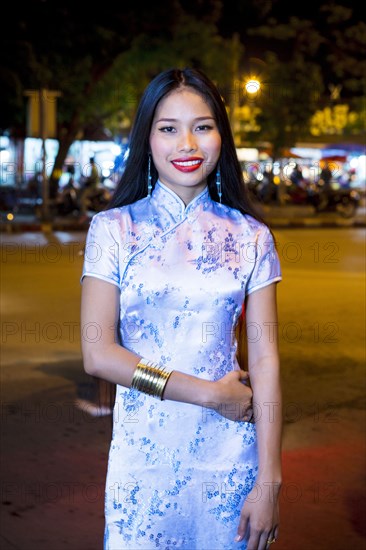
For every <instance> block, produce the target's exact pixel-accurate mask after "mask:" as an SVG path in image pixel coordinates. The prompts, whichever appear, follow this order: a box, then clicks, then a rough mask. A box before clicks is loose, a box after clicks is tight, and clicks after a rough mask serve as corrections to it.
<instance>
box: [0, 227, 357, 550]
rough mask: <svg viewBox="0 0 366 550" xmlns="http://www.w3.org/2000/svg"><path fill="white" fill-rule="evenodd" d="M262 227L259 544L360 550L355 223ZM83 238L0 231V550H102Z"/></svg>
mask: <svg viewBox="0 0 366 550" xmlns="http://www.w3.org/2000/svg"><path fill="white" fill-rule="evenodd" d="M275 237H276V240H277V241H278V250H279V255H280V260H281V265H282V270H283V281H282V282H281V283H280V284H279V286H278V304H279V319H280V325H279V328H280V351H281V363H282V373H283V374H282V377H283V393H284V437H283V466H284V468H283V469H284V479H283V489H282V493H281V529H280V536H279V539H278V541H277V542H276V544H275V545H274V546H273V547H271V548H273V549H274V550H308V549H309V548H311V549H312V550H343V549H344V548H347V547H351V548H355V549H357V550H364V549H366V522H365V519H366V507H365V504H366V502H365V501H366V499H365V494H366V493H365V471H366V469H365V465H366V464H365V462H366V460H365V458H366V449H365V425H366V423H365V420H366V419H365V407H364V397H365V374H364V365H365V309H366V304H365V278H364V274H365V229H364V228H363V227H344V228H342V227H322V228H318V227H313V228H312V227H306V228H303V229H301V228H292V227H279V228H277V229H276V230H275ZM84 241H85V231H84V230H80V231H77V232H76V231H73V232H71V231H51V232H49V231H32V232H25V233H24V232H23V233H20V232H12V231H11V232H7V231H5V232H3V233H2V234H1V253H2V269H1V293H2V297H1V314H2V319H1V320H2V356H1V386H0V389H1V406H2V415H1V432H2V435H1V478H2V479H1V488H2V494H1V502H2V515H1V533H0V543H1V550H50V549H52V550H62V549H68V550H101V549H102V535H103V500H104V479H105V474H106V466H107V455H108V447H109V443H110V437H111V428H112V418H111V416H100V417H93V416H90V415H89V414H88V413H87V412H86V411H83V410H81V409H79V408H78V407H76V406H75V402H76V399H78V398H81V399H91V400H93V399H94V398H95V390H96V388H95V381H94V380H93V379H91V378H90V377H89V376H87V375H86V374H85V373H84V371H83V366H82V359H81V352H80V336H79V329H80V322H79V303H80V282H79V279H80V274H81V268H82V262H83V245H84ZM178 429H179V428H178ZM115 550H118V549H115ZM196 550H223V549H216V548H215V545H214V541H213V543H212V548H210V549H196Z"/></svg>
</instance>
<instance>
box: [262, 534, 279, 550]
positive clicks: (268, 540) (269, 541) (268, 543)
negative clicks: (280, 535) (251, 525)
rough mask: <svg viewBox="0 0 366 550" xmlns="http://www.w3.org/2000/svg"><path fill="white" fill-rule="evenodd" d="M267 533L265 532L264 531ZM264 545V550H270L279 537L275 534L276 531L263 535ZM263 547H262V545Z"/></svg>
mask: <svg viewBox="0 0 366 550" xmlns="http://www.w3.org/2000/svg"><path fill="white" fill-rule="evenodd" d="M263 535H265V533H263ZM262 538H263V541H264V546H263V550H269V548H270V547H271V545H272V544H273V543H274V542H276V539H277V537H276V536H275V534H274V532H271V533H269V534H268V535H267V536H263V537H262ZM262 538H261V544H262ZM260 548H261V547H260Z"/></svg>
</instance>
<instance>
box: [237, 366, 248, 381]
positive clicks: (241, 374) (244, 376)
mask: <svg viewBox="0 0 366 550" xmlns="http://www.w3.org/2000/svg"><path fill="white" fill-rule="evenodd" d="M237 372H238V373H239V380H248V378H249V372H248V371H246V370H243V369H240V370H239V371H237Z"/></svg>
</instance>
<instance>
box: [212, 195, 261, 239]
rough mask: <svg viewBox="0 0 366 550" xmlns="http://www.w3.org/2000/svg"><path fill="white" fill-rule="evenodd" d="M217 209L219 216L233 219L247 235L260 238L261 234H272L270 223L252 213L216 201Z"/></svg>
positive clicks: (228, 219)
mask: <svg viewBox="0 0 366 550" xmlns="http://www.w3.org/2000/svg"><path fill="white" fill-rule="evenodd" d="M215 210H216V215H217V216H219V217H221V218H223V219H225V220H227V221H231V222H232V223H233V224H234V225H236V226H237V227H238V230H239V231H240V232H242V233H244V234H245V235H247V236H253V237H257V238H258V236H259V235H266V236H267V235H271V231H270V229H269V227H268V225H266V224H265V223H264V222H262V221H260V220H257V219H256V218H255V217H254V216H252V215H250V214H243V213H242V212H240V210H237V209H236V208H233V207H231V206H227V205H224V204H219V203H216V207H215Z"/></svg>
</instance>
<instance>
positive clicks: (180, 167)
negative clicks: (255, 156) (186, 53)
mask: <svg viewBox="0 0 366 550" xmlns="http://www.w3.org/2000/svg"><path fill="white" fill-rule="evenodd" d="M150 148H151V154H152V158H153V161H154V165H155V167H156V169H157V171H158V174H159V179H160V181H161V182H162V183H164V184H165V185H166V186H167V187H169V188H170V189H172V190H173V191H174V192H175V193H176V194H177V195H178V196H179V197H180V198H181V199H182V200H183V201H184V203H185V204H188V203H189V202H190V201H191V200H192V199H193V198H194V197H196V196H197V195H199V193H201V191H202V190H203V189H204V188H205V186H206V180H207V176H208V174H210V173H211V172H212V170H214V168H215V166H216V164H217V161H218V159H219V156H220V150H221V136H220V134H219V131H218V128H217V125H216V121H215V119H214V116H213V113H212V111H211V109H210V107H209V105H208V104H207V103H206V102H205V101H204V100H203V98H202V96H201V95H199V94H198V93H197V92H195V91H194V90H193V89H192V88H182V89H180V90H176V91H174V92H171V93H170V94H169V95H167V96H166V97H164V98H163V99H162V100H161V101H160V103H159V104H158V106H157V108H156V112H155V116H154V120H153V123H152V127H151V133H150Z"/></svg>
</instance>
